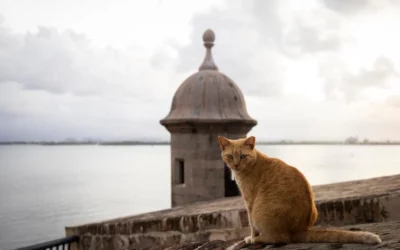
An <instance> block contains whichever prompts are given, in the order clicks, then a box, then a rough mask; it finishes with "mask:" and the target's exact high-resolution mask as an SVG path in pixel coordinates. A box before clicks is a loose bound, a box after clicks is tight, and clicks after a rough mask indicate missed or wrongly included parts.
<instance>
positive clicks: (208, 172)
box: [160, 30, 257, 207]
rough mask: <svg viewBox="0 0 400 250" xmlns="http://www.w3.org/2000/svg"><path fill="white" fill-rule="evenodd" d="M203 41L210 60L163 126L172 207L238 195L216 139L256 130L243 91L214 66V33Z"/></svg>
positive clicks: (181, 91)
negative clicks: (168, 138) (167, 143)
mask: <svg viewBox="0 0 400 250" xmlns="http://www.w3.org/2000/svg"><path fill="white" fill-rule="evenodd" d="M203 41H204V46H205V47H206V56H205V59H204V61H203V63H202V64H201V66H200V68H199V71H198V72H196V73H194V74H193V75H191V76H189V77H188V78H187V79H186V80H185V81H184V82H183V83H182V84H181V86H180V87H179V88H178V90H177V91H176V93H175V95H174V98H173V100H172V105H171V110H170V112H169V114H168V115H167V116H166V117H165V118H164V119H162V120H161V121H160V123H161V124H162V125H163V126H165V127H166V129H167V130H168V131H169V132H170V133H171V189H172V190H171V196H172V197H171V201H172V207H174V206H177V205H184V204H190V203H193V202H196V201H207V200H214V199H217V198H223V197H229V196H236V195H238V194H239V191H238V189H237V186H236V183H235V182H234V180H233V178H232V175H231V172H230V170H229V169H228V168H227V167H226V166H225V165H224V162H223V161H222V159H221V154H220V149H219V146H218V143H217V136H218V135H222V136H226V137H229V138H243V137H245V136H246V135H247V133H248V132H249V131H250V130H251V128H252V127H253V126H255V125H256V124H257V121H256V120H254V119H252V118H251V117H250V116H249V114H248V113H247V109H246V103H245V100H244V97H243V94H242V92H241V90H240V89H239V87H238V86H237V85H236V84H235V83H234V82H233V80H232V79H230V78H229V77H227V76H226V75H224V74H223V73H221V72H219V70H218V67H217V66H216V64H215V63H214V60H213V57H212V54H211V48H212V47H213V46H214V41H215V34H214V32H213V31H212V30H207V31H206V32H205V33H204V35H203Z"/></svg>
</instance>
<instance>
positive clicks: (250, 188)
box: [236, 178, 256, 202]
mask: <svg viewBox="0 0 400 250" xmlns="http://www.w3.org/2000/svg"><path fill="white" fill-rule="evenodd" d="M236 183H237V185H238V187H239V189H240V192H241V193H242V196H243V198H244V199H245V201H246V202H251V201H252V200H253V199H254V196H255V195H256V190H255V187H254V185H253V183H251V182H246V180H242V179H240V178H237V179H236Z"/></svg>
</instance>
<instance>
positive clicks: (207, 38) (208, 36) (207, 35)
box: [203, 29, 215, 43]
mask: <svg viewBox="0 0 400 250" xmlns="http://www.w3.org/2000/svg"><path fill="white" fill-rule="evenodd" d="M203 41H204V42H205V43H214V41H215V34H214V31H212V30H211V29H208V30H206V31H205V32H204V34H203Z"/></svg>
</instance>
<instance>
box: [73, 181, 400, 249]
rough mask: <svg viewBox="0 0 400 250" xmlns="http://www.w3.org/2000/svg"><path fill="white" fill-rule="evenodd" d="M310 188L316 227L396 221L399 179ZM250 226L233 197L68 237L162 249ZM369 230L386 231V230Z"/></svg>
mask: <svg viewBox="0 0 400 250" xmlns="http://www.w3.org/2000/svg"><path fill="white" fill-rule="evenodd" d="M312 188H313V191H314V193H315V198H316V205H317V208H318V213H319V218H318V221H317V224H318V225H320V226H325V225H330V226H345V225H357V224H358V225H359V224H364V223H367V224H366V227H368V224H369V223H376V222H390V221H391V222H394V221H400V212H399V211H400V175H393V176H385V177H379V178H373V179H367V180H357V181H350V182H342V183H333V184H328V185H320V186H313V187H312ZM397 225H399V227H400V224H397ZM248 226H249V225H248V220H247V213H246V208H245V205H244V203H243V199H242V198H241V197H231V198H222V199H218V200H215V201H207V202H198V203H195V204H191V205H186V206H181V207H175V208H172V209H167V210H162V211H157V212H153V213H146V214H140V215H135V216H130V217H125V218H116V219H114V220H108V221H103V222H98V223H92V224H86V225H81V226H75V227H67V228H66V234H67V236H71V235H79V237H80V241H79V246H78V248H76V249H79V250H123V249H143V248H152V247H154V249H165V248H167V247H168V246H173V245H176V244H189V243H192V242H204V241H215V240H222V241H229V240H234V239H236V240H238V239H243V237H245V236H248V234H249V227H248ZM373 227H376V228H381V227H383V228H386V229H390V227H389V226H386V224H382V226H380V224H377V225H375V226H373ZM370 230H372V231H373V232H375V230H374V228H372V229H370ZM377 232H378V231H377ZM380 236H382V237H383V238H384V237H385V235H380ZM316 246H318V244H317V245H316ZM335 248H337V246H336V247H335ZM173 249H179V248H173ZM184 249H189V248H184ZM290 249H298V248H290ZM302 249H303V248H302ZM304 249H307V248H304ZM318 249H326V248H318ZM330 249H331V248H330ZM332 249H333V248H332ZM350 249H351V248H350ZM382 249H383V248H382ZM385 249H389V248H385Z"/></svg>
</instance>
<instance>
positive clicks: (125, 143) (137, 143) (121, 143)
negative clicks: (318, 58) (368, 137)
mask: <svg viewBox="0 0 400 250" xmlns="http://www.w3.org/2000/svg"><path fill="white" fill-rule="evenodd" d="M257 144H259V145H350V146H352V145H365V146H367V145H370V146H371V145H381V146H384V145H388V146H389V145H400V142H398V141H394V142H352V143H349V142H340V141H266V142H265V141H264V142H263V141H261V142H258V143H257ZM7 145H41V146H85V145H99V146H142V145H170V142H167V141H159V142H146V141H109V142H91V141H88V142H85V141H83V142H82V141H79V142H70V141H65V142H64V141H61V142H50V141H41V142H30V141H5V142H0V146H7Z"/></svg>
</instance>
